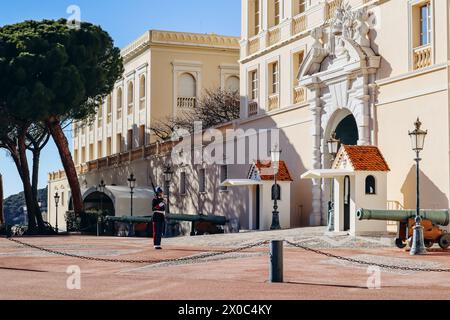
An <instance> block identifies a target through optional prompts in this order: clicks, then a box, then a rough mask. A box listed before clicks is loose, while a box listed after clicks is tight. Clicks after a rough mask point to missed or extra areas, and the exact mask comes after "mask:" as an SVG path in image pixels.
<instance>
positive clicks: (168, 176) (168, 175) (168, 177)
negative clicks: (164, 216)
mask: <svg viewBox="0 0 450 320" xmlns="http://www.w3.org/2000/svg"><path fill="white" fill-rule="evenodd" d="M172 177H173V169H172V166H171V165H170V164H167V165H166V167H165V169H164V181H165V182H166V195H167V206H166V213H170V207H169V206H170V199H169V196H170V182H171V181H172Z"/></svg>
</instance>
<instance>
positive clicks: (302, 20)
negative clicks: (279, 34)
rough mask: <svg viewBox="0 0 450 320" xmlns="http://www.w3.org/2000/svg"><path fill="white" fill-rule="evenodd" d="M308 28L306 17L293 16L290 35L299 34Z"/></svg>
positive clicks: (304, 15)
mask: <svg viewBox="0 0 450 320" xmlns="http://www.w3.org/2000/svg"><path fill="white" fill-rule="evenodd" d="M307 28H308V16H307V15H306V14H304V13H302V14H300V15H298V16H295V17H294V19H293V21H292V35H296V34H299V33H301V32H303V31H305V30H306V29H307Z"/></svg>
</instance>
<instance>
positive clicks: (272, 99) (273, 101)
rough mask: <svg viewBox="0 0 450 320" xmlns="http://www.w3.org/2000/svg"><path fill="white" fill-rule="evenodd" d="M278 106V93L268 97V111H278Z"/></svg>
mask: <svg viewBox="0 0 450 320" xmlns="http://www.w3.org/2000/svg"><path fill="white" fill-rule="evenodd" d="M279 106H280V95H279V94H278V93H275V94H272V95H270V96H269V111H272V110H275V109H278V107H279Z"/></svg>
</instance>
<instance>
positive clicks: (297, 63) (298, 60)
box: [292, 51, 304, 87]
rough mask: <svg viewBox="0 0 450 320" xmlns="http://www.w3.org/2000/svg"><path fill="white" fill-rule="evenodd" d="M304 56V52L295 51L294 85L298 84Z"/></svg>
mask: <svg viewBox="0 0 450 320" xmlns="http://www.w3.org/2000/svg"><path fill="white" fill-rule="evenodd" d="M303 58H304V52H303V51H300V52H296V53H294V57H293V59H294V60H293V62H294V63H293V68H294V69H293V70H292V72H293V73H294V86H295V87H296V86H298V77H297V76H298V72H299V70H300V66H301V65H302V63H303Z"/></svg>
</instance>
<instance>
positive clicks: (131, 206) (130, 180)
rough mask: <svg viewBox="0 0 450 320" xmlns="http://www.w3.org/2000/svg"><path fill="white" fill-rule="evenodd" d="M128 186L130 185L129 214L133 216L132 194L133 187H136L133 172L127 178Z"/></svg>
mask: <svg viewBox="0 0 450 320" xmlns="http://www.w3.org/2000/svg"><path fill="white" fill-rule="evenodd" d="M128 187H130V194H131V199H130V213H131V216H133V194H134V188H136V178H135V177H134V174H133V173H132V174H131V175H130V177H129V178H128Z"/></svg>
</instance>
